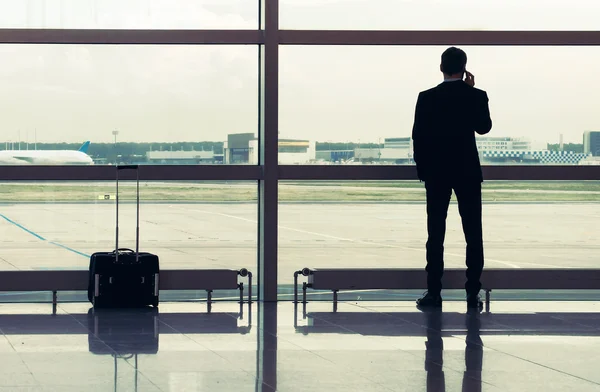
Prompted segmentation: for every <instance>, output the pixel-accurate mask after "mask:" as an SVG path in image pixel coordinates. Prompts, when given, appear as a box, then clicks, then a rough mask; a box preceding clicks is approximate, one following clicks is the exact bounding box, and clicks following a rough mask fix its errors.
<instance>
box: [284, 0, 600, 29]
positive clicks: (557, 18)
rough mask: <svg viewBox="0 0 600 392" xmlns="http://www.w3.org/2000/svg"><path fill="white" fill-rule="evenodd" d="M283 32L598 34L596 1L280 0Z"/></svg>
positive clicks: (599, 9)
mask: <svg viewBox="0 0 600 392" xmlns="http://www.w3.org/2000/svg"><path fill="white" fill-rule="evenodd" d="M280 8H281V27H282V28H284V29H331V30H335V29H338V30H342V29H349V30H473V31H481V30H596V29H597V22H596V21H597V19H598V17H599V16H600V6H599V5H598V3H597V2H596V1H595V0H575V1H570V2H565V1H562V0H527V1H526V2H523V1H519V0H495V1H485V2H482V1H478V0H455V1H452V2H447V1H441V0H419V1H411V0H378V1H377V3H376V4H375V3H373V2H371V1H368V0H281V1H280Z"/></svg>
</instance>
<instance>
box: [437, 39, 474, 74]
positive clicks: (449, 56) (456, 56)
mask: <svg viewBox="0 0 600 392" xmlns="http://www.w3.org/2000/svg"><path fill="white" fill-rule="evenodd" d="M466 66H467V54H466V53H465V52H464V51H462V50H461V49H458V48H455V47H454V46H452V47H450V48H448V49H446V50H445V51H444V53H442V63H441V64H440V71H442V72H443V73H444V75H445V76H446V77H450V78H462V77H463V74H464V72H465V67H466Z"/></svg>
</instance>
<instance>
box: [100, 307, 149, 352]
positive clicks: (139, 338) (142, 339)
mask: <svg viewBox="0 0 600 392" xmlns="http://www.w3.org/2000/svg"><path fill="white" fill-rule="evenodd" d="M88 330H89V333H88V345H89V350H90V352H92V353H94V354H105V355H107V354H115V353H116V354H118V355H126V354H156V353H157V352H158V333H159V327H158V309H157V308H141V309H128V310H119V309H94V308H90V310H88Z"/></svg>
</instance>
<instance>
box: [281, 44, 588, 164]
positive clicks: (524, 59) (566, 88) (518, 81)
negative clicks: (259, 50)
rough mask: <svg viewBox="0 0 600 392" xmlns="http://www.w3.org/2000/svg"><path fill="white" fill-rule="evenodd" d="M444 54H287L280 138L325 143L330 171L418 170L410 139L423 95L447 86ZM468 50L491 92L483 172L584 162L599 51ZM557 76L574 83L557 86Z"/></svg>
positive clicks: (303, 49) (387, 50)
mask: <svg viewBox="0 0 600 392" xmlns="http://www.w3.org/2000/svg"><path fill="white" fill-rule="evenodd" d="M445 48H446V47H445V46H427V47H423V46H421V47H419V46H417V47H379V46H373V47H364V46H318V47H314V46H284V47H282V48H281V49H280V52H281V60H280V63H281V64H280V67H281V75H280V79H281V88H280V90H281V91H280V94H281V95H280V129H281V136H283V135H284V134H285V135H287V136H288V137H289V136H294V137H296V138H305V139H309V140H311V141H314V142H316V152H315V155H314V156H313V157H312V159H313V160H315V161H317V162H321V163H340V162H348V161H353V162H362V163H381V164H414V161H413V159H412V144H411V140H410V138H411V132H412V126H413V122H414V111H415V104H416V100H417V96H418V94H419V92H420V91H423V90H427V89H429V88H431V87H434V86H436V85H437V84H439V83H441V82H442V80H443V76H442V73H441V72H440V70H439V64H440V56H441V53H442V52H443V51H444V50H445ZM464 49H465V51H466V52H467V56H468V63H467V69H468V70H470V71H471V72H472V73H473V74H474V75H475V83H476V87H478V88H481V89H483V90H486V91H487V92H488V97H489V107H490V112H491V116H492V121H493V127H492V130H491V132H490V133H489V134H487V135H485V136H479V135H478V147H479V151H480V157H481V161H482V163H484V164H488V165H492V164H515V163H522V164H577V163H579V162H580V161H582V160H585V158H586V157H587V155H586V154H584V151H583V145H582V140H583V134H584V132H585V131H586V130H590V129H596V128H599V127H600V123H599V122H598V118H597V116H596V115H595V109H594V102H597V101H598V100H600V78H599V77H597V76H595V75H596V73H595V70H596V69H598V68H599V67H600V54H599V53H598V51H597V50H596V49H594V48H589V47H559V48H557V47H541V46H537V47H514V46H512V47H500V48H499V47H484V46H474V47H471V46H470V47H465V48H464ZM573 59H578V60H577V61H576V62H573ZM557 70H570V71H569V73H571V72H572V75H571V77H569V78H562V77H559V78H556V77H555V75H556V72H557ZM558 72H560V71H558ZM583 97H585V98H583ZM561 142H562V150H561V146H560V144H561Z"/></svg>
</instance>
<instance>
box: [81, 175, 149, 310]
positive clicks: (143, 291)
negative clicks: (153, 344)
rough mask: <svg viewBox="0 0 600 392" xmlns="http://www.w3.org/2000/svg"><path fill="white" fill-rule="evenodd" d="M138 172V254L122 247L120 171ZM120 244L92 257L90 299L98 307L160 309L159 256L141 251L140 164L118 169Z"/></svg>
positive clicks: (117, 231)
mask: <svg viewBox="0 0 600 392" xmlns="http://www.w3.org/2000/svg"><path fill="white" fill-rule="evenodd" d="M124 169H135V170H136V174H137V175H136V179H137V184H136V185H137V186H136V219H137V224H136V235H135V251H133V250H131V249H128V248H119V171H121V170H124ZM116 210H117V216H116V245H115V250H114V251H112V252H96V253H94V254H92V256H91V257H90V266H89V282H88V300H89V301H90V302H91V303H92V304H93V305H94V307H140V306H148V305H152V306H155V307H156V306H158V283H159V270H160V268H159V260H158V256H157V255H154V254H151V253H148V252H140V251H139V241H140V176H139V166H138V165H128V166H117V190H116Z"/></svg>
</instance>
